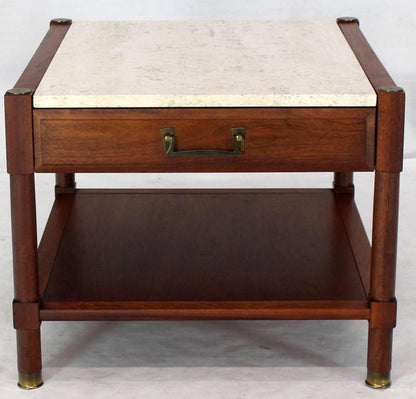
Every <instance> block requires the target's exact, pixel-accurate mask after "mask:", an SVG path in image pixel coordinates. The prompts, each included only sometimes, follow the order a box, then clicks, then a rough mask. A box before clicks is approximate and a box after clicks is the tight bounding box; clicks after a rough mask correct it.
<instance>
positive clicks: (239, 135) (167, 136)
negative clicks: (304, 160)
mask: <svg viewBox="0 0 416 399" xmlns="http://www.w3.org/2000/svg"><path fill="white" fill-rule="evenodd" d="M231 133H232V136H233V149H232V150H230V151H224V150H188V151H175V128H174V127H162V128H161V129H160V135H161V136H162V142H163V148H164V150H165V152H166V156H168V157H222V156H230V155H241V154H242V153H243V152H244V145H245V140H246V128H244V127H233V128H231Z"/></svg>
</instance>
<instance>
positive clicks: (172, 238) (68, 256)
mask: <svg viewBox="0 0 416 399" xmlns="http://www.w3.org/2000/svg"><path fill="white" fill-rule="evenodd" d="M369 259H370V245H369V243H368V240H367V237H366V235H365V232H364V228H363V226H362V223H361V220H360V217H359V214H358V211H357V209H356V207H355V204H354V200H353V197H352V195H350V194H335V193H334V192H333V191H332V190H329V189H316V190H315V189H303V190H290V189H285V190H270V189H267V190H87V189H84V190H77V191H76V193H75V194H73V195H72V194H65V195H58V197H57V199H56V201H55V204H54V206H53V209H52V212H51V215H50V218H49V221H48V224H47V226H46V229H45V232H44V236H43V238H42V241H41V244H40V247H39V270H40V292H41V296H42V301H41V319H42V320H143V319H158V320H163V319H368V318H369V315H370V310H369V305H368V299H367V295H366V292H368V281H369V271H370V264H369Z"/></svg>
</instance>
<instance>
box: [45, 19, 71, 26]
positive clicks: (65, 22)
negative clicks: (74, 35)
mask: <svg viewBox="0 0 416 399" xmlns="http://www.w3.org/2000/svg"><path fill="white" fill-rule="evenodd" d="M50 24H51V25H70V24H72V19H70V18H54V19H52V20H51V22H50Z"/></svg>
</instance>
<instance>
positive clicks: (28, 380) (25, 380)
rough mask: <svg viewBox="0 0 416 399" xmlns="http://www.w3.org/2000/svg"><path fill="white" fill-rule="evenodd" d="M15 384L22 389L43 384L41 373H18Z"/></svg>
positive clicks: (33, 387)
mask: <svg viewBox="0 0 416 399" xmlns="http://www.w3.org/2000/svg"><path fill="white" fill-rule="evenodd" d="M17 385H18V386H19V387H20V388H22V389H35V388H39V387H40V386H42V385H43V381H42V373H41V372H39V373H32V374H27V373H19V381H18V383H17Z"/></svg>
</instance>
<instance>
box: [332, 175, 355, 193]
mask: <svg viewBox="0 0 416 399" xmlns="http://www.w3.org/2000/svg"><path fill="white" fill-rule="evenodd" d="M353 178H354V176H353V172H335V173H334V182H333V186H334V190H335V192H337V193H353V192H354V181H353Z"/></svg>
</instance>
